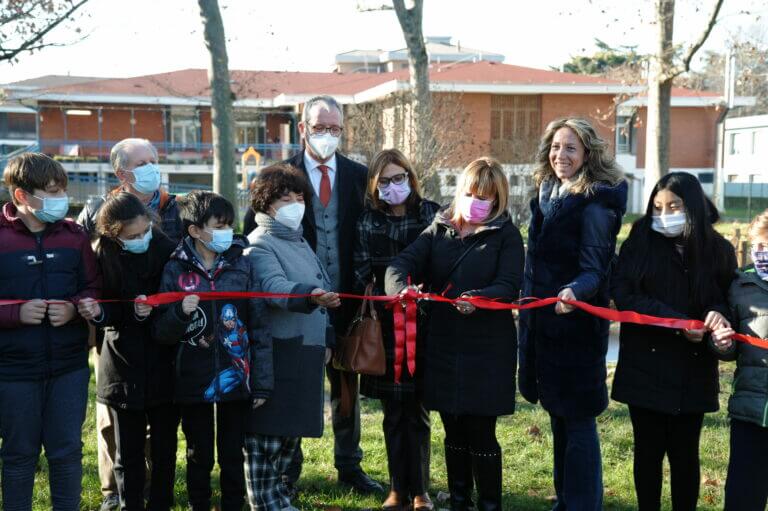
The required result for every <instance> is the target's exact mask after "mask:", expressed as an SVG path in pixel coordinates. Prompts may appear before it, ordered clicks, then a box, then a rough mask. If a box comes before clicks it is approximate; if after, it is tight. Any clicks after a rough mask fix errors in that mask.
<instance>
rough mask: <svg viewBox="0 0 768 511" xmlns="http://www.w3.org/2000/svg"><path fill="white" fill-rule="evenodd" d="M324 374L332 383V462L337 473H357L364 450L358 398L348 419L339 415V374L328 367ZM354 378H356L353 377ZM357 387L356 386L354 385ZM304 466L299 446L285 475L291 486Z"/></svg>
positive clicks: (340, 372)
mask: <svg viewBox="0 0 768 511" xmlns="http://www.w3.org/2000/svg"><path fill="white" fill-rule="evenodd" d="M325 374H326V375H327V376H328V381H329V382H330V383H331V424H332V426H333V461H334V465H335V466H336V470H338V471H339V472H344V471H350V470H359V469H360V462H361V461H362V460H363V450H362V449H360V396H358V395H355V405H354V407H353V408H352V412H351V413H350V414H349V417H344V416H343V415H342V414H341V378H342V374H344V375H346V376H349V373H342V371H339V370H337V369H334V368H333V366H332V365H331V364H328V365H327V366H326V368H325ZM352 377H354V378H355V379H357V375H352ZM355 388H357V385H355ZM303 463H304V453H303V452H302V450H301V441H299V447H298V448H297V449H296V452H295V454H294V456H293V460H292V461H291V464H290V466H289V467H288V469H287V470H286V472H285V475H286V477H288V480H289V481H290V482H292V483H295V482H296V481H298V480H299V477H300V476H301V465H302V464H303Z"/></svg>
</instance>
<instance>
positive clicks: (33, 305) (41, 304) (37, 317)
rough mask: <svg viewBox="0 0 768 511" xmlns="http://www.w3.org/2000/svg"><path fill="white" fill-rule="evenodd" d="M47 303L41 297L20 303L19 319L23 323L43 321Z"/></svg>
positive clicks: (30, 323)
mask: <svg viewBox="0 0 768 511" xmlns="http://www.w3.org/2000/svg"><path fill="white" fill-rule="evenodd" d="M47 310H48V304H47V303H45V301H43V300H41V299H35V300H30V301H28V302H26V303H23V304H21V310H20V311H19V320H20V321H21V322H22V323H23V324H25V325H39V324H40V323H42V322H43V318H44V317H45V313H46V311H47Z"/></svg>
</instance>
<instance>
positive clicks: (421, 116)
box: [392, 0, 433, 177]
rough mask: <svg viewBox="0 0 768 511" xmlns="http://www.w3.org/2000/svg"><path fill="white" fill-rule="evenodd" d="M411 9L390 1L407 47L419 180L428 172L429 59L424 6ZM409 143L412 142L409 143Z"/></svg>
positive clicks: (419, 1)
mask: <svg viewBox="0 0 768 511" xmlns="http://www.w3.org/2000/svg"><path fill="white" fill-rule="evenodd" d="M412 1H413V7H411V8H410V9H409V8H406V6H405V1H404V0H393V2H392V3H393V5H394V7H395V12H396V13H397V19H398V21H399V22H400V27H401V28H402V30H403V36H404V37H405V44H406V45H407V46H408V69H409V71H410V78H411V79H410V82H411V88H412V90H413V92H414V95H413V98H414V101H413V113H412V115H413V122H414V124H415V130H414V132H415V139H416V140H415V143H416V146H415V150H414V151H413V153H414V154H413V156H414V157H413V159H414V162H413V163H414V165H415V166H416V171H417V172H418V173H419V174H420V175H421V177H426V176H424V174H425V173H426V171H427V170H428V169H427V168H426V164H427V161H426V160H427V154H428V153H429V149H428V146H429V145H430V144H431V143H432V136H433V133H432V125H431V118H432V115H431V113H432V99H431V95H430V92H429V56H428V55H427V47H426V45H425V44H424V35H423V33H422V29H421V20H422V13H423V7H424V1H423V0H412ZM412 143H413V141H412Z"/></svg>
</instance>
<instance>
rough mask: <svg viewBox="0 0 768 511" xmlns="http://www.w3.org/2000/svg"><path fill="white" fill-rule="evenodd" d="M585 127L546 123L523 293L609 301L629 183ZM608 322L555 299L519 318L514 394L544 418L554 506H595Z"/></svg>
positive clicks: (599, 488)
mask: <svg viewBox="0 0 768 511" xmlns="http://www.w3.org/2000/svg"><path fill="white" fill-rule="evenodd" d="M607 150H608V145H607V144H606V142H605V141H604V140H602V139H601V138H600V137H598V136H597V134H596V132H595V130H594V128H592V126H591V125H590V124H589V122H587V121H585V120H582V119H559V120H556V121H553V122H551V123H550V124H549V126H547V129H546V131H545V133H544V136H543V137H542V141H541V143H540V144H539V153H538V167H537V169H536V171H535V173H534V178H535V181H536V186H537V191H538V196H537V197H536V198H534V199H533V200H532V201H531V214H532V216H531V224H530V228H529V229H528V254H527V257H526V262H525V281H524V286H523V296H530V297H534V296H535V297H539V298H545V297H550V296H559V297H560V298H562V299H567V300H574V299H576V300H582V301H585V302H589V303H591V304H594V305H599V306H607V305H608V283H609V275H610V269H611V262H612V260H613V258H614V255H615V254H614V252H615V249H616V235H617V234H618V232H619V228H620V227H621V217H622V215H623V214H624V210H625V205H626V201H627V184H626V181H624V179H623V177H622V174H621V172H620V170H619V169H618V167H617V166H616V164H615V162H614V160H613V158H611V156H610V155H609V154H608V152H607ZM607 348H608V322H607V321H604V320H601V319H597V318H595V317H593V316H590V315H588V314H586V313H584V312H581V311H579V310H574V309H573V308H572V307H571V306H569V305H567V304H565V303H563V302H560V303H558V304H557V305H555V307H547V308H542V309H535V310H531V311H524V312H523V313H522V314H521V315H520V391H521V393H522V394H523V396H524V397H525V398H526V399H527V400H529V401H530V402H532V403H535V402H536V401H537V400H540V401H541V404H542V406H543V407H544V409H546V410H547V412H549V415H550V422H551V425H552V436H553V445H554V483H555V492H556V493H557V504H556V505H555V507H554V509H555V510H556V511H561V510H565V509H579V510H588V511H591V510H594V511H598V510H600V509H602V497H603V483H602V463H601V460H600V441H599V439H598V436H597V424H596V422H595V417H597V416H598V415H600V413H601V412H602V411H603V410H605V408H606V406H607V405H608V390H607V387H606V383H605V379H606V368H605V354H606V351H607Z"/></svg>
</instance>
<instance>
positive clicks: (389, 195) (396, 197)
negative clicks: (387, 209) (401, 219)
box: [379, 180, 411, 206]
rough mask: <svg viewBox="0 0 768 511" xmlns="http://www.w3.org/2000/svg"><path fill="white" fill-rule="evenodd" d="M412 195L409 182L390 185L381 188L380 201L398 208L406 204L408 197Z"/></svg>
mask: <svg viewBox="0 0 768 511" xmlns="http://www.w3.org/2000/svg"><path fill="white" fill-rule="evenodd" d="M410 194H411V185H410V184H409V183H408V181H407V180H406V181H403V182H402V183H400V184H399V185H398V184H395V183H389V184H388V185H387V186H386V187H384V188H379V199H381V200H383V201H384V202H386V203H387V204H389V205H390V206H398V205H400V204H402V203H403V202H405V200H406V199H407V198H408V196H409V195H410Z"/></svg>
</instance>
